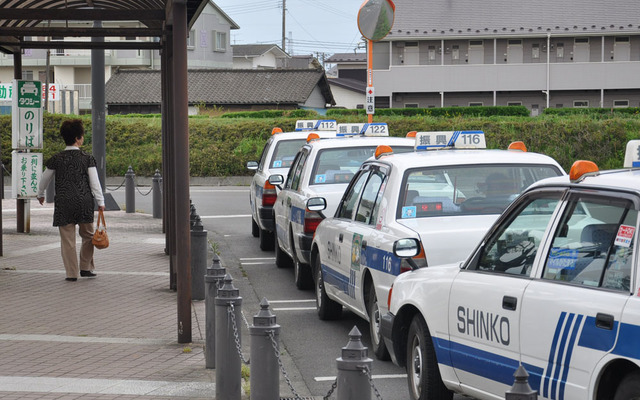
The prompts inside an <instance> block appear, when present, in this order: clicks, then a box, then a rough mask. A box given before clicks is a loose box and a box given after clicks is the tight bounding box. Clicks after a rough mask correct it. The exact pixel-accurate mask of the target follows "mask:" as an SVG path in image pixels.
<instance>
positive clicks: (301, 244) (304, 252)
mask: <svg viewBox="0 0 640 400" xmlns="http://www.w3.org/2000/svg"><path fill="white" fill-rule="evenodd" d="M296 236H297V239H298V240H297V243H296V249H297V250H298V259H299V260H300V262H301V263H303V264H310V263H311V243H313V235H309V234H306V233H299V234H296Z"/></svg>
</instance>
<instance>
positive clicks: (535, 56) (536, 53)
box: [531, 43, 540, 60]
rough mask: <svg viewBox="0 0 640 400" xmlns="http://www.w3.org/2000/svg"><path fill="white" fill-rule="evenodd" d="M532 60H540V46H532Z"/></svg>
mask: <svg viewBox="0 0 640 400" xmlns="http://www.w3.org/2000/svg"><path fill="white" fill-rule="evenodd" d="M531 58H533V59H534V60H536V59H538V58H540V44H539V43H534V44H533V45H531Z"/></svg>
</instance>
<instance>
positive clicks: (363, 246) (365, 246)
mask: <svg viewBox="0 0 640 400" xmlns="http://www.w3.org/2000/svg"><path fill="white" fill-rule="evenodd" d="M361 247H362V248H363V249H366V248H367V241H366V240H363V241H362V245H361Z"/></svg>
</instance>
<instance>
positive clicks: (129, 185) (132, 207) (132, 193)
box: [124, 165, 136, 214]
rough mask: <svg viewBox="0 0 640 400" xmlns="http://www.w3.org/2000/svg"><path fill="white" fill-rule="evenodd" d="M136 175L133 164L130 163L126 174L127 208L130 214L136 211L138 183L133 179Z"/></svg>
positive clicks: (125, 194)
mask: <svg viewBox="0 0 640 400" xmlns="http://www.w3.org/2000/svg"><path fill="white" fill-rule="evenodd" d="M135 177H136V174H135V173H134V172H133V168H131V165H129V169H128V170H127V173H126V174H124V197H125V208H126V209H127V213H129V214H130V213H135V212H136V184H135V182H134V181H133V180H134V179H135Z"/></svg>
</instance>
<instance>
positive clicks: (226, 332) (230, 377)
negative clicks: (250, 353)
mask: <svg viewBox="0 0 640 400" xmlns="http://www.w3.org/2000/svg"><path fill="white" fill-rule="evenodd" d="M223 282H224V283H223V285H222V286H221V287H220V288H219V289H218V296H217V297H216V300H215V304H216V315H215V321H216V334H215V346H216V348H215V360H216V363H215V365H216V366H217V367H216V399H240V396H241V394H242V386H241V380H242V378H241V364H240V362H241V360H240V357H238V353H237V350H238V347H237V345H240V334H239V332H238V330H237V326H235V327H234V325H235V321H236V319H237V318H239V316H240V312H241V311H242V310H241V305H242V297H240V291H239V290H238V289H236V288H235V287H234V286H233V279H232V278H231V275H229V274H226V275H225V277H224V280H223Z"/></svg>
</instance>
